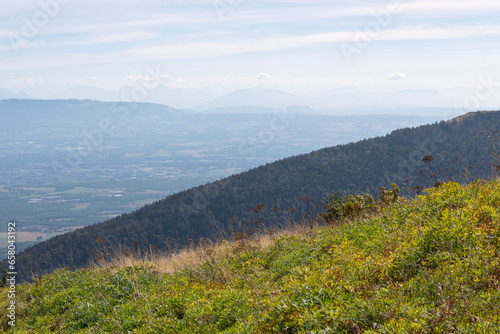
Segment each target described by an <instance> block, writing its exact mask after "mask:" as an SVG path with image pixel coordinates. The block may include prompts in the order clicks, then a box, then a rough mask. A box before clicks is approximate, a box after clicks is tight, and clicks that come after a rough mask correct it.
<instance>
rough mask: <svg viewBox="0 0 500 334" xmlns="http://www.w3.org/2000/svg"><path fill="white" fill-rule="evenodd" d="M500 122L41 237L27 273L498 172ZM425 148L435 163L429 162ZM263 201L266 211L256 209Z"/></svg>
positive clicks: (424, 133) (289, 168)
mask: <svg viewBox="0 0 500 334" xmlns="http://www.w3.org/2000/svg"><path fill="white" fill-rule="evenodd" d="M499 129H500V112H498V111H495V112H476V113H472V114H470V115H468V116H467V117H462V118H457V119H453V120H451V121H448V122H440V123H436V124H432V125H425V126H420V127H417V128H406V129H401V130H397V131H394V132H392V133H390V134H388V135H387V136H384V137H377V138H372V139H367V140H363V141H360V142H357V143H351V144H347V145H340V146H334V147H328V148H325V149H322V150H318V151H315V152H312V153H310V154H304V155H299V156H295V157H291V158H287V159H283V160H280V161H276V162H274V163H271V164H267V165H265V166H261V167H258V168H255V169H252V170H250V171H248V172H244V173H241V174H237V175H233V176H230V177H227V178H225V179H223V180H220V181H217V182H212V183H208V184H206V185H204V186H200V187H196V188H192V189H189V190H186V191H183V192H180V193H177V194H174V195H172V196H169V197H167V198H165V199H163V200H161V201H158V202H155V203H153V204H151V205H147V206H145V207H143V208H141V209H140V210H137V211H135V212H133V213H130V214H126V215H121V216H119V217H116V218H114V219H111V220H109V221H106V222H104V223H101V224H96V225H92V226H88V227H85V228H83V229H80V230H76V231H74V232H71V233H68V234H65V235H61V236H57V237H54V238H52V239H50V240H47V241H45V242H42V243H40V244H37V245H35V246H33V247H31V248H29V249H27V250H25V251H23V252H21V253H20V254H19V256H18V265H19V268H20V269H19V270H20V271H19V276H18V278H19V279H20V280H29V279H31V277H32V272H34V273H35V274H44V273H47V272H50V271H52V270H54V269H56V268H59V267H65V266H67V267H69V268H81V267H84V266H87V265H89V263H92V262H93V261H94V260H95V259H96V258H99V257H103V256H109V255H110V254H113V252H114V251H115V250H116V247H117V245H122V246H125V247H132V248H136V247H137V248H138V249H149V248H150V247H152V248H157V249H161V250H167V249H180V248H183V247H186V246H189V244H190V243H191V242H195V243H196V242H198V241H199V240H201V239H203V238H212V237H213V235H214V234H217V233H229V231H230V230H231V228H232V227H231V224H233V223H234V225H236V227H238V225H241V226H242V227H243V228H244V229H248V228H251V227H252V226H254V223H255V221H258V223H259V224H264V225H266V227H267V228H274V227H275V226H283V225H284V224H286V222H287V221H290V220H298V219H300V217H303V216H304V215H306V216H309V217H314V216H315V215H317V214H319V213H320V212H321V207H322V206H323V199H324V198H325V197H327V196H329V195H330V194H331V193H332V192H340V193H341V194H342V195H343V196H346V195H347V194H358V193H364V192H369V193H371V194H372V196H375V197H377V196H378V194H379V189H380V187H382V186H386V185H388V184H391V183H392V182H395V183H396V184H397V186H398V187H399V188H401V190H402V193H403V194H407V195H408V194H409V195H414V194H415V193H419V192H420V190H421V189H422V188H425V187H429V186H432V185H434V183H436V182H437V181H438V180H453V181H458V182H464V181H467V180H470V179H476V178H489V177H491V176H494V175H496V173H497V171H495V167H496V166H497V165H498V164H499V163H500V162H499V159H498V158H499V156H498V153H499V152H498V151H497V149H496V145H498V139H497V137H498V134H497V132H498V130H499ZM425 156H432V157H433V158H432V161H430V160H428V161H424V162H422V158H423V157H425ZM256 206H261V210H260V211H259V212H253V209H254V208H255V207H256ZM233 218H236V219H233ZM261 228H262V226H261ZM6 266H7V263H6V262H5V261H4V262H3V263H0V267H6Z"/></svg>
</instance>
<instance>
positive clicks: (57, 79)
mask: <svg viewBox="0 0 500 334" xmlns="http://www.w3.org/2000/svg"><path fill="white" fill-rule="evenodd" d="M498 17H500V1H496V0H474V1H471V0H428V1H427V0H409V1H400V2H399V1H392V0H391V1H378V0H371V1H344V0H342V1H336V0H330V1H321V0H291V1H285V0H239V1H238V0H215V1H214V0H207V1H203V0H187V1H181V0H164V1H161V0H142V1H130V0H120V1H115V0H99V1H97V0H86V1H77V0H40V1H31V0H26V1H22V2H17V1H4V2H3V3H2V10H1V12H0V22H1V23H0V41H1V42H0V87H6V88H17V89H18V88H21V87H26V86H30V85H39V86H52V85H65V84H73V85H87V86H97V87H100V88H107V89H117V88H118V87H120V86H122V85H125V84H127V83H137V82H141V80H145V78H146V79H147V78H150V77H151V75H150V74H148V71H149V72H151V69H154V71H155V72H156V74H155V77H156V79H157V80H160V81H161V82H162V83H164V84H166V85H168V86H170V87H180V88H203V87H213V88H216V89H221V90H224V89H225V90H232V89H237V88H244V87H268V88H279V89H282V90H287V91H291V92H305V91H312V90H323V89H329V88H335V87H346V86H358V87H360V88H362V89H365V90H386V89H388V90H396V89H406V88H446V87H457V86H465V87H471V86H474V85H476V84H477V82H478V78H479V77H481V76H482V77H488V76H493V78H497V77H498V80H497V81H500V76H499V75H500V71H499V69H500V66H499V63H498V61H499V59H500V21H499V19H498ZM148 69H149V70H148Z"/></svg>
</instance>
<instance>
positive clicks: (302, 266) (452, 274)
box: [0, 180, 500, 333]
mask: <svg viewBox="0 0 500 334" xmlns="http://www.w3.org/2000/svg"><path fill="white" fill-rule="evenodd" d="M387 194H393V195H395V194H397V191H387V192H386V195H387ZM367 198H368V197H363V198H361V197H358V198H357V199H356V198H351V201H350V202H352V203H358V204H359V203H369V205H368V206H363V205H350V204H346V203H348V202H345V201H344V202H342V201H340V202H341V203H343V204H342V205H341V206H340V207H339V208H347V207H351V208H354V209H352V210H347V211H342V210H340V211H339V210H337V209H338V208H337V209H336V208H335V206H333V204H334V203H336V202H339V201H335V198H334V197H332V198H331V199H330V207H329V213H330V214H332V215H333V216H335V213H339V212H345V213H351V214H350V215H348V214H342V215H340V216H335V217H336V218H342V219H341V220H338V219H334V217H333V216H332V215H330V216H328V214H327V215H325V217H326V218H327V219H329V222H330V223H329V224H328V225H323V226H317V227H314V226H312V225H309V224H307V225H302V226H296V227H294V228H292V229H289V230H288V231H282V232H281V233H277V232H274V233H273V232H271V231H270V232H269V233H268V234H267V235H266V236H262V235H258V234H253V235H249V234H247V235H245V236H241V235H240V236H238V237H237V238H235V240H233V241H231V242H223V241H220V242H218V243H216V244H212V245H211V246H208V245H203V244H202V245H200V246H199V247H197V248H196V249H192V250H191V252H187V251H185V252H184V253H182V254H180V255H179V257H177V258H175V257H173V258H170V259H168V258H161V257H154V256H151V257H150V258H149V259H143V260H142V261H139V260H140V259H136V262H135V265H133V266H124V265H118V266H113V265H109V263H108V265H105V266H102V267H99V268H91V269H83V270H80V271H74V272H73V271H68V270H57V271H55V272H54V273H52V274H48V275H45V276H42V277H39V278H37V279H36V280H35V282H34V283H32V284H22V285H19V286H18V291H17V293H18V297H17V298H18V301H17V307H18V309H17V312H18V313H17V317H18V319H17V325H16V333H32V332H37V333H96V332H99V333H101V332H102V333H118V332H120V333H127V332H129V333H494V332H500V257H499V255H500V181H483V180H478V181H475V182H473V183H471V184H469V185H465V186H464V185H460V184H458V183H456V182H447V183H445V184H443V185H441V186H439V187H437V188H430V189H427V190H425V191H424V192H423V194H422V195H420V196H418V197H416V198H415V199H413V200H408V199H406V198H397V196H393V198H392V199H390V201H392V200H396V202H394V203H393V204H388V203H389V202H390V201H387V200H385V201H384V200H383V201H381V202H372V201H371V200H367ZM384 198H385V199H387V196H386V197H384V196H383V199H384ZM396 198H397V199H396ZM384 203H385V204H384ZM344 204H345V205H344ZM354 215H357V218H355V217H354ZM348 216H352V217H354V218H345V217H348ZM183 259H185V260H186V261H187V260H188V259H191V260H192V262H191V263H192V264H191V265H187V262H183ZM115 260H116V262H115V264H117V263H118V262H119V261H122V262H123V263H125V262H126V261H127V260H133V258H132V259H129V258H126V257H124V256H122V257H121V258H117V259H115ZM131 263H132V262H131ZM133 264H134V263H133ZM6 293H7V291H6V290H5V289H4V290H3V291H1V295H2V297H1V299H0V300H2V302H0V315H1V318H0V319H1V328H2V329H3V330H5V331H6V332H10V333H13V329H12V328H11V329H9V326H8V324H7V322H8V320H9V319H8V318H7V317H6V309H7V304H6V300H7V298H6V297H5V296H6Z"/></svg>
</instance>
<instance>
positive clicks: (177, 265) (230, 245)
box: [94, 221, 322, 274]
mask: <svg viewBox="0 0 500 334" xmlns="http://www.w3.org/2000/svg"><path fill="white" fill-rule="evenodd" d="M321 225H322V223H321V222H316V221H314V222H312V223H308V224H307V225H305V224H289V225H288V226H287V227H286V228H282V229H278V230H273V231H267V233H263V232H260V233H252V234H248V233H243V234H239V235H238V236H236V237H233V238H232V239H231V240H228V239H220V240H217V241H215V242H213V241H210V240H207V239H203V240H201V241H200V242H199V243H198V245H193V246H191V247H187V248H183V249H180V250H178V251H170V252H169V251H158V250H153V249H152V248H150V249H149V250H148V251H147V252H143V251H141V250H140V249H137V250H135V251H130V250H127V249H124V248H123V247H119V248H118V250H117V251H116V252H115V253H114V255H112V256H109V257H107V258H104V259H103V258H101V259H99V260H98V261H97V262H96V263H95V264H94V266H95V267H97V268H98V269H102V270H105V271H112V272H116V271H119V270H120V269H123V268H126V267H134V266H138V267H153V268H154V270H155V271H156V272H158V273H161V274H174V273H176V272H177V271H179V270H183V269H187V268H191V269H194V268H196V267H198V266H200V265H202V264H203V263H205V262H206V261H208V260H215V259H220V258H222V257H226V256H229V255H230V254H237V253H240V252H242V251H245V250H249V249H252V250H257V249H264V248H267V247H270V246H272V245H274V242H275V240H276V239H277V238H279V237H282V236H285V235H286V236H296V237H306V236H308V235H310V234H311V233H312V232H313V231H314V230H315V229H316V228H317V227H319V226H321Z"/></svg>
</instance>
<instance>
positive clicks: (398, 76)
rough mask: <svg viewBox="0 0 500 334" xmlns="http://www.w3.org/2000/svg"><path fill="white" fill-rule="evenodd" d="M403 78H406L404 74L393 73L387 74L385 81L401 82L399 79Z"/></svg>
mask: <svg viewBox="0 0 500 334" xmlns="http://www.w3.org/2000/svg"><path fill="white" fill-rule="evenodd" d="M405 77H406V75H405V74H404V73H401V72H395V73H391V74H389V76H388V77H387V79H389V80H401V79H404V78H405Z"/></svg>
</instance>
